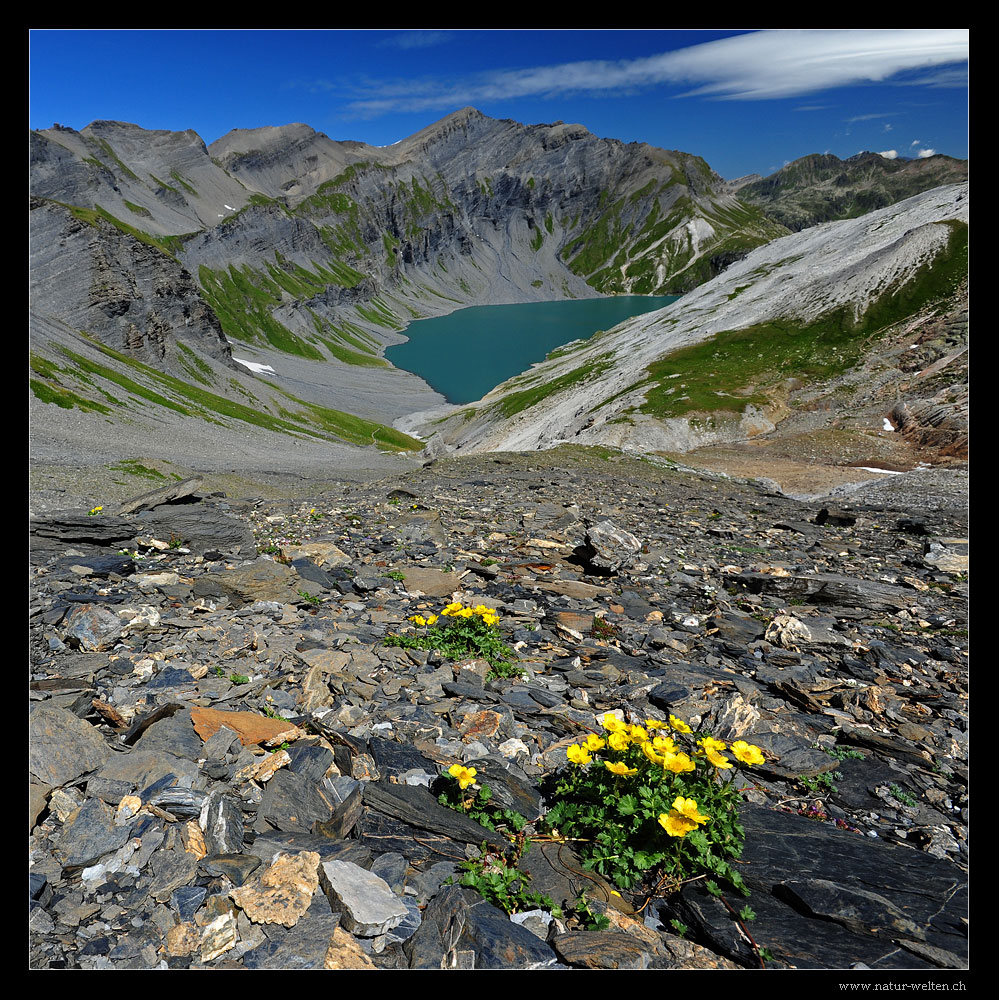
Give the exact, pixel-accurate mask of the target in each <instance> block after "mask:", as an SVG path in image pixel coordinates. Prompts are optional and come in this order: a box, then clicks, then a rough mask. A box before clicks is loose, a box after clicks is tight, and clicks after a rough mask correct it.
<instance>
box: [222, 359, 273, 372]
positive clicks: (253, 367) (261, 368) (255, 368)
mask: <svg viewBox="0 0 999 1000" xmlns="http://www.w3.org/2000/svg"><path fill="white" fill-rule="evenodd" d="M232 360H233V361H235V362H236V364H238V365H242V366H243V367H244V368H249V369H250V371H251V372H256V373H257V374H258V375H263V374H265V373H266V374H268V375H277V372H276V371H274V369H273V368H271V366H270V365H261V364H258V363H257V362H256V361H244V360H243V359H242V358H233V359H232Z"/></svg>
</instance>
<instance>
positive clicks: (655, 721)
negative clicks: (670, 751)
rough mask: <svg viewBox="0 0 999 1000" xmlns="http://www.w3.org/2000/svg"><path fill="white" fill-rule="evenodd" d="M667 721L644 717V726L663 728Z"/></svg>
mask: <svg viewBox="0 0 999 1000" xmlns="http://www.w3.org/2000/svg"><path fill="white" fill-rule="evenodd" d="M667 725H668V723H666V722H660V721H659V720H658V719H646V720H645V728H646V729H664V728H665V727H666V726H667Z"/></svg>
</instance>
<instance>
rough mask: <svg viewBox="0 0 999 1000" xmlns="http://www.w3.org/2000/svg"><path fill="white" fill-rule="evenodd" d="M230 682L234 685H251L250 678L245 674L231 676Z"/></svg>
mask: <svg viewBox="0 0 999 1000" xmlns="http://www.w3.org/2000/svg"><path fill="white" fill-rule="evenodd" d="M229 680H230V681H232V683H233V684H249V683H250V678H249V677H246V676H245V675H244V674H229Z"/></svg>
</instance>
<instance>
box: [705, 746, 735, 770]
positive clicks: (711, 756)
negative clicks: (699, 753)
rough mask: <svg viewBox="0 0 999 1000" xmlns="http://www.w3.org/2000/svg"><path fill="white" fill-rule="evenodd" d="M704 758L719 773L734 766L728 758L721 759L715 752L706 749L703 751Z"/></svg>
mask: <svg viewBox="0 0 999 1000" xmlns="http://www.w3.org/2000/svg"><path fill="white" fill-rule="evenodd" d="M704 756H705V757H707V758H708V760H710V761H711V763H712V764H714V766H715V767H717V768H718V769H719V770H721V771H724V770H725V769H726V768H729V767H734V766H735V765H734V764H733V763H732V762H731V761H730V760H729V759H728V757H723V756H722V755H721V754H720V753H719V752H718V751H717V750H713V749H707V750H705V751H704Z"/></svg>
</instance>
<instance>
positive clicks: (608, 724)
mask: <svg viewBox="0 0 999 1000" xmlns="http://www.w3.org/2000/svg"><path fill="white" fill-rule="evenodd" d="M600 721H601V722H602V723H603V727H604V729H606V730H607V732H609V733H620V732H624V730H626V729H627V728H628V727H627V726H626V725H625V724H624V723H623V722H622V721H621V720H620V719H619V718H618V717H617V716H616V715H613V714H612V713H611V712H608V713H607V714H606V715H605V716H604V717H603V718H602V719H601V720H600Z"/></svg>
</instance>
